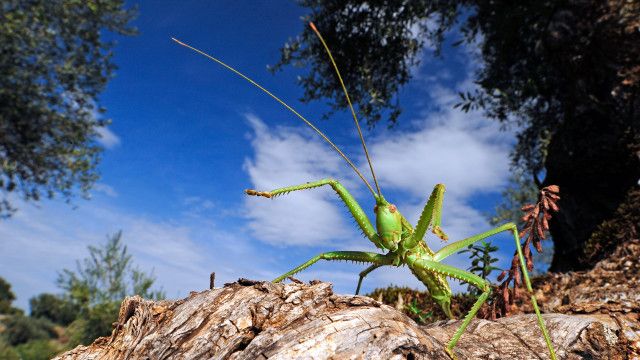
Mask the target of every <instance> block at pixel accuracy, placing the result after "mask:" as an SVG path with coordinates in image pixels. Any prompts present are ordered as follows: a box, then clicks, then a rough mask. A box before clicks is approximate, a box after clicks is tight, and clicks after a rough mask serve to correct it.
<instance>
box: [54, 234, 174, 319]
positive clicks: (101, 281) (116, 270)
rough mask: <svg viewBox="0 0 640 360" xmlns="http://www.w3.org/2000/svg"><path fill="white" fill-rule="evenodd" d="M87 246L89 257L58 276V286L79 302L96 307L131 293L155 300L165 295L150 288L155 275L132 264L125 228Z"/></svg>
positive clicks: (120, 299)
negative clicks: (97, 243)
mask: <svg viewBox="0 0 640 360" xmlns="http://www.w3.org/2000/svg"><path fill="white" fill-rule="evenodd" d="M88 249H89V256H88V257H86V258H84V259H83V260H82V261H77V262H76V271H72V270H69V269H64V270H62V272H61V273H60V274H59V275H58V280H57V283H58V286H59V287H60V288H61V289H63V290H65V292H66V294H67V295H68V296H69V297H70V298H71V299H72V300H73V301H74V302H76V303H77V304H79V305H81V306H83V307H93V306H95V305H97V304H103V303H107V302H120V301H122V299H124V298H125V296H128V295H140V296H142V297H144V298H153V299H161V298H163V297H164V296H165V295H164V292H163V291H161V290H152V289H151V287H152V286H153V283H154V282H155V277H154V276H153V274H146V273H144V272H143V271H141V270H140V269H138V268H135V267H134V266H133V262H132V257H131V254H129V253H128V251H127V247H126V246H125V245H124V244H123V243H122V231H119V232H117V233H116V234H115V235H113V236H111V237H108V239H107V242H106V243H105V244H104V245H102V246H89V247H88Z"/></svg>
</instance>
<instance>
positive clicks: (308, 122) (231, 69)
mask: <svg viewBox="0 0 640 360" xmlns="http://www.w3.org/2000/svg"><path fill="white" fill-rule="evenodd" d="M171 40H173V41H175V42H177V43H178V44H180V45H182V46H184V47H186V48H188V49H191V50H193V51H195V52H197V53H198V54H200V55H202V56H204V57H206V58H208V59H211V60H213V61H215V62H217V63H218V64H220V65H222V66H224V67H225V68H226V69H227V70H229V71H231V72H233V73H235V74H236V75H238V76H240V77H241V78H243V79H245V80H246V81H248V82H249V83H251V85H253V86H255V87H257V88H258V89H260V90H262V91H263V92H264V93H266V94H267V95H269V96H271V97H272V98H273V99H274V100H276V101H277V102H279V103H280V104H281V105H282V106H284V107H285V108H286V109H287V110H289V111H291V112H292V113H293V114H295V115H296V116H297V117H299V118H300V119H301V120H302V121H304V122H305V123H306V124H307V125H309V127H311V128H312V129H313V130H314V131H315V132H316V133H318V135H320V136H321V137H322V138H323V139H324V140H325V141H326V142H327V143H329V145H331V146H332V147H333V149H334V150H335V151H337V152H338V154H340V156H342V158H343V159H344V160H345V161H346V162H347V163H348V164H349V166H351V168H352V169H353V171H355V172H356V174H358V176H359V177H360V179H362V181H364V184H365V185H367V187H368V188H369V191H371V194H373V195H374V196H375V192H374V191H373V188H372V187H371V185H370V184H369V182H368V181H367V179H365V178H364V176H362V173H360V171H358V168H357V167H356V166H355V165H354V164H353V163H352V162H351V160H349V158H348V157H347V155H345V154H344V153H343V152H342V151H341V150H340V149H339V148H338V147H337V146H336V144H334V143H333V142H332V141H331V140H329V138H328V137H327V136H326V135H325V134H324V133H323V132H322V131H320V130H319V129H318V128H317V127H315V126H314V125H313V124H312V123H311V122H310V121H309V120H307V119H306V118H305V117H304V116H302V115H300V113H299V112H297V111H296V110H295V109H293V108H292V107H291V106H289V105H288V104H287V103H285V102H284V101H282V100H281V99H280V98H279V97H277V96H275V95H273V94H272V93H271V92H270V91H269V90H267V89H265V88H264V87H262V85H260V84H258V83H257V82H255V81H253V80H252V79H251V78H249V77H248V76H246V75H245V74H243V73H241V72H240V71H238V70H236V69H234V68H233V67H231V66H229V65H227V64H226V63H224V62H223V61H222V60H219V59H217V58H215V57H213V56H211V55H209V54H207V53H206V52H204V51H202V50H200V49H196V48H194V47H193V46H191V45H188V44H185V43H183V42H182V41H180V40H178V39H176V38H173V37H172V38H171ZM374 179H375V177H374ZM376 185H377V183H376ZM378 193H380V189H378Z"/></svg>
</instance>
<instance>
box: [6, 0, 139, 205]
mask: <svg viewBox="0 0 640 360" xmlns="http://www.w3.org/2000/svg"><path fill="white" fill-rule="evenodd" d="M134 16H135V12H134V11H133V10H129V9H125V7H124V1H123V0H86V1H85V0H3V1H2V3H0V74H1V76H0V193H1V195H0V216H1V217H7V216H9V215H10V214H11V213H12V211H14V210H15V208H14V207H13V206H12V204H11V201H10V198H9V196H10V194H12V193H13V194H16V195H18V196H19V197H21V198H22V199H24V200H26V201H37V200H39V199H40V198H42V197H43V196H44V197H49V198H50V197H53V196H54V195H55V194H59V195H61V196H62V197H63V198H65V199H67V200H69V199H71V198H72V197H73V195H74V194H76V193H78V192H80V193H81V194H83V195H87V191H88V190H89V189H90V188H91V186H92V184H93V183H94V182H95V180H96V179H97V177H98V173H97V171H96V165H97V163H98V161H99V154H100V151H101V148H100V147H99V145H98V144H97V143H96V140H95V139H96V136H98V134H97V131H98V129H99V128H100V127H103V126H105V125H106V124H107V121H106V120H102V119H99V118H98V116H97V115H98V114H100V113H102V112H104V109H103V108H101V107H100V106H99V105H98V95H99V94H100V92H101V91H102V90H104V88H105V86H106V84H107V81H108V80H109V79H110V78H111V76H112V75H113V71H114V69H115V65H114V64H113V61H112V55H113V54H112V52H111V49H112V48H113V45H114V42H112V41H106V40H105V39H104V36H105V33H106V32H112V33H117V34H122V35H131V34H134V32H135V29H134V28H132V27H131V26H130V25H129V22H130V21H131V20H132V19H133V18H134Z"/></svg>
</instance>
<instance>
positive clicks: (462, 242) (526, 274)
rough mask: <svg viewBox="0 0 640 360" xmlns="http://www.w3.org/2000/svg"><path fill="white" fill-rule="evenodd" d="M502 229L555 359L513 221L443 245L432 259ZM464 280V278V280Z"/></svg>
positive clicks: (450, 253) (441, 257)
mask: <svg viewBox="0 0 640 360" xmlns="http://www.w3.org/2000/svg"><path fill="white" fill-rule="evenodd" d="M503 231H509V232H511V233H512V235H513V238H514V241H515V244H516V252H517V253H518V259H519V260H520V268H521V271H522V275H523V278H524V283H525V286H526V288H527V291H528V292H529V295H530V296H531V303H532V304H533V308H534V310H535V313H536V318H537V320H538V326H539V327H540V330H541V331H542V336H543V338H544V341H545V343H546V345H547V348H548V349H549V354H550V356H551V359H553V360H555V359H556V354H555V350H554V348H553V344H552V343H551V338H550V336H549V332H548V330H547V328H546V325H545V323H544V320H543V319H542V315H541V314H540V309H539V308H538V302H537V300H536V297H535V295H534V292H533V288H532V287H531V280H530V279H529V272H528V271H527V266H526V262H525V260H524V255H523V253H522V247H521V245H520V236H519V235H518V228H517V226H516V225H515V224H514V223H507V224H504V225H501V226H499V227H496V228H494V229H491V230H488V231H485V232H483V233H481V234H478V235H475V236H472V237H469V238H467V239H464V240H460V241H457V242H455V243H452V244H449V245H447V246H445V247H443V248H442V249H440V250H439V251H438V252H437V253H436V254H435V256H434V260H435V261H441V260H442V259H444V258H446V257H448V256H450V255H452V254H454V253H456V252H458V251H459V250H462V249H464V248H466V247H467V246H469V245H471V244H473V243H475V242H477V241H481V240H484V239H486V238H488V237H490V236H493V235H495V234H498V233H500V232H503ZM465 281H466V280H465Z"/></svg>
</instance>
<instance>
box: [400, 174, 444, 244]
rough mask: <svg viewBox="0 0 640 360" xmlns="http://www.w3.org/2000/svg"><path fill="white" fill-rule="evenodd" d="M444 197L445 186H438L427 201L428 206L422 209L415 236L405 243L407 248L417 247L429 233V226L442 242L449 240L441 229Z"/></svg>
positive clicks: (414, 232)
mask: <svg viewBox="0 0 640 360" xmlns="http://www.w3.org/2000/svg"><path fill="white" fill-rule="evenodd" d="M443 197H444V185H443V184H437V185H436V186H435V187H434V188H433V191H432V192H431V195H430V196H429V200H427V204H426V205H425V206H424V208H423V209H422V213H421V214H420V219H419V220H418V224H417V225H416V228H415V229H414V231H413V234H412V236H411V238H410V239H409V241H408V242H406V243H405V248H407V249H411V248H413V247H415V246H416V245H417V244H418V242H419V241H420V240H422V239H423V238H424V234H425V233H426V232H427V229H428V228H429V226H431V229H432V231H433V233H434V234H436V235H437V236H438V237H440V238H441V239H442V240H447V239H448V238H447V235H446V234H445V233H444V232H443V231H442V229H440V224H441V222H442V199H443Z"/></svg>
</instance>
